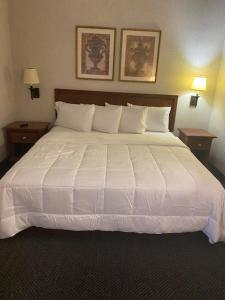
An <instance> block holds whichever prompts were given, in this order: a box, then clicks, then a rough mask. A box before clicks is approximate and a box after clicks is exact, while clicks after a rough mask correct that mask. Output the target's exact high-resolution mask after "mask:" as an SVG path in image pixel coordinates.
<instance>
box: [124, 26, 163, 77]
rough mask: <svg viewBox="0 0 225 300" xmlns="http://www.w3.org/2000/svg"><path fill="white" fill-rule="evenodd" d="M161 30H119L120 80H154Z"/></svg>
mask: <svg viewBox="0 0 225 300" xmlns="http://www.w3.org/2000/svg"><path fill="white" fill-rule="evenodd" d="M160 36H161V31H158V30H157V31H156V30H145V29H142V30H141V29H122V30H121V53H120V80H122V81H136V82H156V74H157V65H158V56H159V46H160Z"/></svg>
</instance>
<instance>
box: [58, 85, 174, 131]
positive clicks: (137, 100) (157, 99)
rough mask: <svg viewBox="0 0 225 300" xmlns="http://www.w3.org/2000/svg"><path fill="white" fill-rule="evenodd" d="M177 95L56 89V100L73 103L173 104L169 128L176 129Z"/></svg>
mask: <svg viewBox="0 0 225 300" xmlns="http://www.w3.org/2000/svg"><path fill="white" fill-rule="evenodd" d="M177 99H178V96H176V95H157V94H155V95H154V94H133V93H118V92H100V91H85V90H66V89H55V101H63V102H67V103H73V104H80V103H84V104H96V105H105V102H108V103H110V104H117V105H127V102H129V103H132V104H135V105H145V106H171V112H170V119H169V129H170V131H173V130H174V123H175V117H176V110H177Z"/></svg>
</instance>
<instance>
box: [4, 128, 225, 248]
mask: <svg viewBox="0 0 225 300" xmlns="http://www.w3.org/2000/svg"><path fill="white" fill-rule="evenodd" d="M224 198H225V193H224V189H223V188H222V186H221V185H220V184H219V182H218V181H217V180H216V179H215V178H214V177H213V176H212V175H211V174H210V173H209V172H208V171H207V170H206V168H205V167H204V166H203V165H202V164H201V163H200V162H199V161H198V160H197V159H196V158H195V157H194V156H193V154H192V153H191V152H190V150H189V149H188V148H187V147H186V146H185V145H184V144H183V143H182V142H181V141H180V140H179V139H178V138H176V137H175V136H174V135H172V134H170V133H168V134H154V133H152V134H104V133H97V132H92V133H78V132H75V131H73V130H69V129H65V128H61V127H55V128H53V129H52V130H51V131H50V132H49V133H48V134H47V135H45V136H44V137H43V138H42V139H40V140H39V141H38V142H37V143H36V144H35V145H34V147H33V148H32V149H31V150H30V151H29V152H28V153H27V154H26V155H25V156H24V157H23V158H22V159H21V160H20V161H19V162H18V163H17V164H15V165H14V167H13V168H12V169H11V170H10V171H9V172H8V173H7V174H6V175H5V176H4V177H3V178H2V180H1V181H0V238H6V237H9V236H12V235H14V234H16V233H17V232H19V231H21V230H23V229H25V228H28V227H30V226H40V227H47V228H61V229H69V230H110V231H111V230H120V231H132V232H145V233H169V232H190V231H198V230H203V231H204V233H205V234H206V235H207V236H208V238H209V241H210V242H212V243H213V242H217V241H219V240H224V239H225V213H224Z"/></svg>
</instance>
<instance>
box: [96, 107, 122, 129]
mask: <svg viewBox="0 0 225 300" xmlns="http://www.w3.org/2000/svg"><path fill="white" fill-rule="evenodd" d="M121 113H122V106H97V105H95V114H94V120H93V126H92V128H93V130H97V131H102V132H108V133H118V129H119V125H120V118H121Z"/></svg>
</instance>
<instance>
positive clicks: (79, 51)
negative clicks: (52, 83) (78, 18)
mask: <svg viewBox="0 0 225 300" xmlns="http://www.w3.org/2000/svg"><path fill="white" fill-rule="evenodd" d="M115 41H116V28H109V27H93V26H76V78H77V79H94V80H114V58H115Z"/></svg>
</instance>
